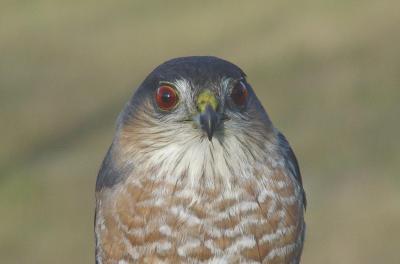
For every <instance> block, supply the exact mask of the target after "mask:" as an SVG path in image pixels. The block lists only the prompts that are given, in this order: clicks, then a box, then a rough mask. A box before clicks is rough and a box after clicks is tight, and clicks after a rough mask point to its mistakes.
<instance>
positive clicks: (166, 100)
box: [161, 91, 172, 103]
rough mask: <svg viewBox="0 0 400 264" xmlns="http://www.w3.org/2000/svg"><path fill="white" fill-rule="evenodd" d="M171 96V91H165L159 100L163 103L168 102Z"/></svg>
mask: <svg viewBox="0 0 400 264" xmlns="http://www.w3.org/2000/svg"><path fill="white" fill-rule="evenodd" d="M171 97H172V95H171V93H170V92H169V91H165V92H164V93H163V95H162V96H161V100H162V101H163V102H164V103H168V102H169V101H170V100H171Z"/></svg>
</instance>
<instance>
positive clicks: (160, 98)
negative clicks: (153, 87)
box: [156, 85, 178, 111]
mask: <svg viewBox="0 0 400 264" xmlns="http://www.w3.org/2000/svg"><path fill="white" fill-rule="evenodd" d="M156 101H157V104H158V106H159V107H160V108H161V109H162V110H165V111H168V110H171V109H172V108H174V106H175V105H176V104H177V103H178V95H177V94H176V91H175V89H174V88H172V87H171V86H167V85H163V86H160V87H158V89H157V92H156Z"/></svg>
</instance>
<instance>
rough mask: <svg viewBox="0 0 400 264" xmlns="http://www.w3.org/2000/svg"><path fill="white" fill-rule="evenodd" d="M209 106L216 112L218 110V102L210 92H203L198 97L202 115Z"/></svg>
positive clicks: (198, 106)
mask: <svg viewBox="0 0 400 264" xmlns="http://www.w3.org/2000/svg"><path fill="white" fill-rule="evenodd" d="M207 105H210V106H211V107H212V109H214V111H216V110H217V107H218V100H217V98H215V95H214V94H213V93H212V92H211V91H210V90H204V91H202V92H201V93H200V94H199V96H198V97H197V108H198V109H199V111H200V113H202V112H204V111H205V110H206V106H207Z"/></svg>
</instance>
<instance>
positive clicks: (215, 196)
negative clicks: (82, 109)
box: [95, 56, 306, 264]
mask: <svg viewBox="0 0 400 264" xmlns="http://www.w3.org/2000/svg"><path fill="white" fill-rule="evenodd" d="M305 204H306V199H305V194H304V190H303V186H302V180H301V175H300V170H299V166H298V164H297V160H296V157H295V155H294V153H293V151H292V149H291V147H290V146H289V143H288V141H287V140H286V139H285V137H284V136H283V134H282V133H280V132H279V131H278V130H277V129H276V128H275V127H274V126H273V124H272V123H271V120H270V118H269V117H268V115H267V113H266V111H265V110H264V108H263V106H262V105H261V103H260V101H259V100H258V99H257V97H256V95H255V93H254V90H253V89H252V87H251V85H250V84H249V83H248V82H247V80H246V75H245V73H244V72H243V71H242V70H241V69H240V68H239V67H237V66H236V65H234V64H232V63H230V62H228V61H225V60H222V59H219V58H216V57H208V56H194V57H182V58H176V59H172V60H169V61H167V62H165V63H163V64H161V65H160V66H158V67H157V68H156V69H154V70H153V71H152V72H151V73H150V74H149V75H148V76H147V78H146V79H145V80H144V81H143V83H142V84H141V85H140V86H139V88H138V89H137V90H136V92H135V93H134V95H133V97H132V98H131V99H130V101H129V102H128V103H127V104H126V106H125V108H124V109H123V111H122V112H121V114H120V115H119V117H118V120H117V127H116V132H115V137H114V139H113V142H112V144H111V146H110V148H109V150H108V152H107V155H106V157H105V159H104V161H103V164H102V167H101V169H100V172H99V174H98V177H97V181H96V216H95V237H96V263H99V264H100V263H116V264H117V263H119V264H125V263H299V261H300V255H301V252H302V247H303V241H304V233H305V224H304V217H303V214H304V210H305Z"/></svg>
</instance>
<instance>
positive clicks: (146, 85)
mask: <svg viewBox="0 0 400 264" xmlns="http://www.w3.org/2000/svg"><path fill="white" fill-rule="evenodd" d="M138 116H140V118H144V119H145V120H147V121H148V122H149V123H151V127H152V129H151V130H155V129H157V130H162V131H170V132H172V133H173V134H175V137H179V136H180V134H181V133H190V135H191V136H192V137H197V138H199V139H200V140H203V139H208V140H209V141H212V139H213V138H215V139H216V140H219V141H221V140H223V139H224V136H225V135H226V134H232V132H233V133H235V132H236V133H246V131H247V133H251V129H252V127H253V126H252V124H254V123H257V124H260V123H261V124H262V126H263V131H264V130H265V129H267V130H268V129H269V128H270V126H269V125H270V121H269V118H268V117H267V114H266V113H265V111H264V109H263V107H262V106H261V104H260V103H259V101H258V99H257V97H256V95H255V94H254V92H253V89H252V88H251V86H250V84H249V83H248V82H247V81H246V75H245V73H244V72H243V71H242V70H241V69H240V68H239V67H237V66H236V65H234V64H232V63H230V62H228V61H225V60H222V59H219V58H216V57H208V56H194V57H182V58H176V59H172V60H169V61H167V62H165V63H163V64H161V65H160V66H158V67H157V68H156V69H155V70H154V71H153V72H151V73H150V74H149V76H148V77H147V78H146V79H145V80H144V82H143V83H142V84H141V85H140V87H139V88H138V90H137V91H136V93H135V94H134V96H133V97H132V99H131V101H130V102H129V103H128V105H127V106H126V108H125V110H124V112H123V113H122V116H121V122H122V124H128V123H129V122H130V121H132V120H134V119H135V118H137V117H138ZM145 120H142V121H145ZM186 126H187V127H190V128H191V131H190V130H189V129H184V130H181V129H182V128H183V127H186ZM232 130H233V131H232ZM189 131H190V132H189ZM149 132H150V131H149ZM169 140H170V141H173V140H174V137H170V138H169ZM210 144H211V143H210Z"/></svg>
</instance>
